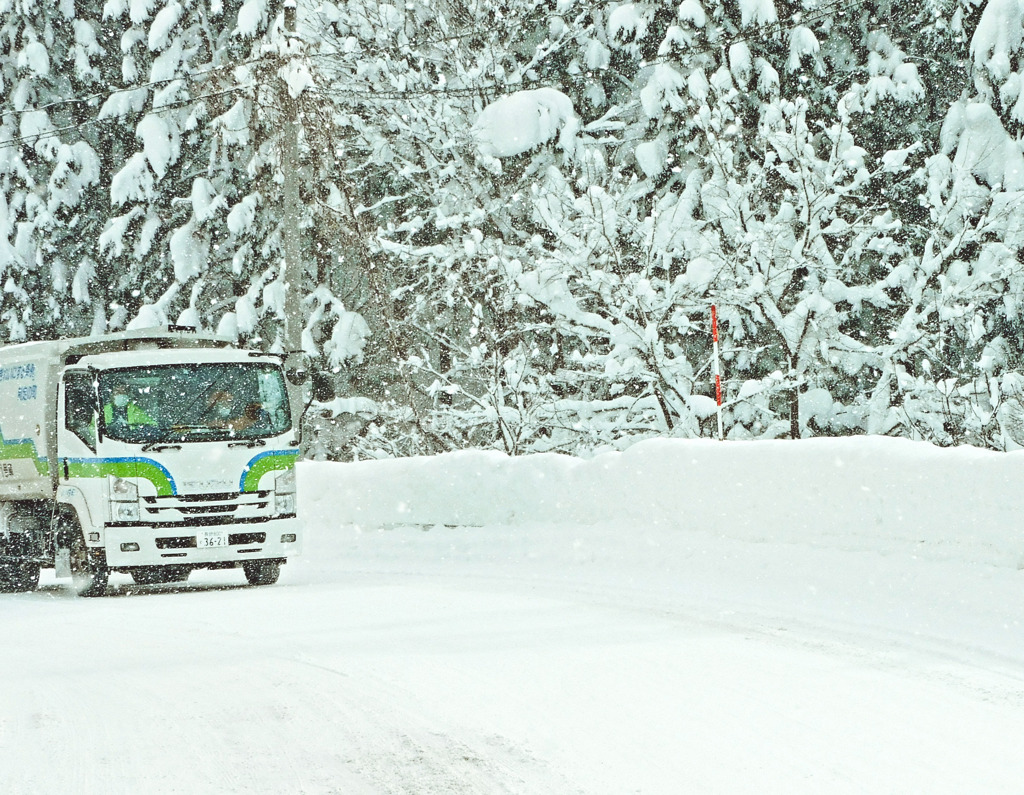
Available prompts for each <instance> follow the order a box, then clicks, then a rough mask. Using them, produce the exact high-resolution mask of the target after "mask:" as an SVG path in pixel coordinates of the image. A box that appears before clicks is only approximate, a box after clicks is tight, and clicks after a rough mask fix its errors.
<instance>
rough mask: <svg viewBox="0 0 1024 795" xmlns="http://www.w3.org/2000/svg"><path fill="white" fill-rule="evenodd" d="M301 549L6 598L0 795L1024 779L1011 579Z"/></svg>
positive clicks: (455, 542)
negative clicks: (247, 576) (255, 563)
mask: <svg viewBox="0 0 1024 795" xmlns="http://www.w3.org/2000/svg"><path fill="white" fill-rule="evenodd" d="M319 530H320V535H319V536H318V537H316V538H314V539H313V540H312V542H311V543H310V544H309V545H308V547H307V554H306V555H305V556H304V557H303V558H302V559H300V560H297V561H295V562H293V563H292V564H290V565H289V566H288V567H286V568H285V572H284V574H283V576H282V581H281V583H280V584H279V585H277V586H274V587H269V588H262V589H253V588H242V587H239V586H240V584H241V583H242V581H243V579H242V575H241V573H238V572H216V573H199V574H195V575H193V579H192V584H191V586H190V587H189V588H187V589H180V588H171V587H152V588H149V589H144V588H137V587H135V586H132V585H130V584H129V581H128V580H127V578H124V579H121V578H119V577H118V578H115V579H114V580H113V582H114V587H113V589H112V595H111V596H109V597H107V598H104V599H93V600H85V599H76V598H74V597H72V596H71V595H70V592H69V591H68V590H67V589H66V587H65V586H63V585H61V584H58V583H56V582H55V581H53V580H45V579H44V583H43V587H42V588H41V589H40V590H39V591H38V592H36V593H34V594H24V595H5V596H3V597H0V632H2V637H3V639H4V640H3V643H2V645H0V671H2V675H3V679H2V685H0V760H2V761H0V791H2V792H4V793H38V792H42V791H50V792H65V793H92V792H105V793H122V792H123V793H137V792H151V793H156V792H160V793H163V792H190V793H195V792H210V793H213V792H239V793H243V792H251V793H326V792H339V793H460V792H467V793H497V792H520V793H575V792H582V793H626V792H645V793H669V792H743V791H746V792H754V791H757V792H823V791H828V792H913V791H916V792H930V793H931V792H968V791H970V792H987V793H992V792H1019V791H1020V788H1021V786H1022V782H1024V754H1022V752H1021V747H1022V740H1024V651H1022V649H1021V635H1022V632H1021V626H1020V623H1019V618H1017V616H1018V614H1019V610H1020V606H1021V605H1022V604H1024V600H1022V598H1021V590H1022V588H1024V584H1022V583H1024V576H1022V574H1021V573H1020V572H1016V571H1009V570H1006V571H1003V570H995V569H984V568H982V569H978V568H977V567H959V568H958V567H956V566H952V564H938V563H927V562H922V563H920V564H919V565H917V566H916V567H915V565H914V564H908V563H907V562H906V561H896V562H887V561H886V560H883V559H880V558H879V557H878V556H875V555H872V554H866V553H837V552H831V551H822V550H801V549H796V550H794V549H793V548H786V547H785V546H784V545H771V544H764V543H760V544H751V543H740V542H730V541H725V540H722V539H717V538H712V537H704V538H700V537H697V538H693V539H691V540H690V542H689V544H690V546H689V547H688V548H686V549H684V550H681V551H680V550H678V549H677V550H676V553H677V554H676V556H675V557H673V558H672V559H671V560H666V558H665V556H664V554H661V553H659V552H657V551H656V550H655V551H654V552H653V553H652V555H651V556H650V557H649V558H646V559H643V560H639V559H638V560H634V561H630V560H624V559H622V558H620V557H618V556H617V555H616V554H615V553H614V549H613V548H612V546H610V545H611V544H612V540H611V539H612V538H613V536H614V529H613V528H600V527H598V528H589V529H580V528H576V529H574V530H572V531H567V530H565V529H564V528H550V527H548V528H545V527H523V528H482V529H481V528H477V529H463V528H432V529H430V530H429V532H424V531H423V530H421V529H417V528H398V529H394V530H390V531H387V532H376V531H375V532H360V531H358V530H356V529H354V528H351V527H348V528H341V529H331V528H327V527H321V528H320V529H319ZM648 546H649V547H651V548H653V547H654V546H655V545H654V544H653V543H650V544H649V545H648ZM541 552H543V554H541ZM658 561H661V565H658ZM958 605H959V608H958V607H957V606H958Z"/></svg>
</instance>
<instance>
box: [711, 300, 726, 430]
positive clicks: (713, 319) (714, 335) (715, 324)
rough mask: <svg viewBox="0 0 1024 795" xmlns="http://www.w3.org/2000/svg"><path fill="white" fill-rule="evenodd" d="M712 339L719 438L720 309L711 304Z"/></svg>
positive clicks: (720, 411)
mask: <svg viewBox="0 0 1024 795" xmlns="http://www.w3.org/2000/svg"><path fill="white" fill-rule="evenodd" d="M711 339H712V341H713V342H714V344H715V402H716V403H717V404H718V438H719V439H723V438H725V437H724V436H723V434H722V370H721V368H720V367H719V364H718V310H717V309H716V308H715V305H714V304H712V305H711Z"/></svg>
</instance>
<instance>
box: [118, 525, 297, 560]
mask: <svg viewBox="0 0 1024 795" xmlns="http://www.w3.org/2000/svg"><path fill="white" fill-rule="evenodd" d="M205 531H223V532H224V533H225V534H226V536H227V539H226V540H227V542H228V543H227V544H226V545H224V546H202V544H201V535H202V534H204V533H205ZM292 539H294V540H292ZM101 546H102V547H103V549H104V550H105V552H106V558H107V566H108V567H110V568H111V569H119V568H127V567H132V566H166V565H179V566H181V565H185V566H191V567H193V568H197V569H198V568H206V567H210V568H220V567H224V566H225V565H227V566H231V565H241V564H242V563H244V562H245V561H247V560H268V559H274V560H282V559H285V558H289V557H292V556H293V555H297V554H298V553H299V552H301V546H302V529H301V524H300V522H299V520H298V519H297V518H295V517H287V518H281V519H270V520H268V521H265V522H258V523H245V524H241V523H240V524H229V525H217V526H215V527H209V526H202V527H195V526H188V525H179V526H174V527H168V526H166V525H163V526H160V527H152V526H149V525H145V524H133V525H123V524H116V525H110V524H108V525H106V526H105V527H104V529H103V539H102V544H101Z"/></svg>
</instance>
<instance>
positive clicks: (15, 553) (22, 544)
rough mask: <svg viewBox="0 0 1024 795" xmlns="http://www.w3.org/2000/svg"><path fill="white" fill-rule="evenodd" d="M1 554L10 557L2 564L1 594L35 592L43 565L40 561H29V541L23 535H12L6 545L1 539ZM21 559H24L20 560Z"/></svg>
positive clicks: (0, 570)
mask: <svg viewBox="0 0 1024 795" xmlns="http://www.w3.org/2000/svg"><path fill="white" fill-rule="evenodd" d="M0 553H3V554H5V555H7V556H8V558H7V560H6V561H4V562H2V563H0V593H22V592H24V591H34V590H35V589H36V587H37V586H38V585H39V574H40V572H41V570H42V565H41V564H40V563H39V561H38V560H30V559H29V558H30V556H31V544H30V543H29V541H28V540H27V539H26V538H25V537H24V536H22V535H19V534H14V533H12V534H11V538H10V540H9V541H8V543H7V544H6V545H5V544H3V543H2V539H0ZM19 557H23V559H20V560H19Z"/></svg>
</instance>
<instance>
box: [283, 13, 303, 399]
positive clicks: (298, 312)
mask: <svg viewBox="0 0 1024 795" xmlns="http://www.w3.org/2000/svg"><path fill="white" fill-rule="evenodd" d="M296 16H297V8H296V2H295V0H285V4H284V30H285V37H286V38H287V40H288V50H289V51H291V50H292V47H293V44H294V42H295V33H296V27H297V26H296ZM282 98H283V110H284V117H285V123H284V130H282V135H283V137H284V139H283V142H282V143H283V146H282V158H281V172H282V176H283V178H284V219H283V222H282V226H283V230H282V231H283V232H284V267H283V269H282V271H283V272H282V274H281V281H282V282H283V284H284V291H285V292H284V352H285V355H286V356H287V357H288V358H287V359H286V362H285V367H286V371H287V372H288V373H289V380H292V381H293V383H302V381H304V380H305V374H306V366H305V356H304V354H303V353H302V328H303V326H304V322H303V317H302V300H301V299H302V296H301V292H302V282H303V278H302V277H303V275H304V269H303V267H302V257H301V253H300V244H299V213H300V204H299V125H300V121H299V101H298V98H297V97H293V96H292V95H291V92H290V91H289V89H288V85H287V82H285V86H284V90H283V92H282Z"/></svg>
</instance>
